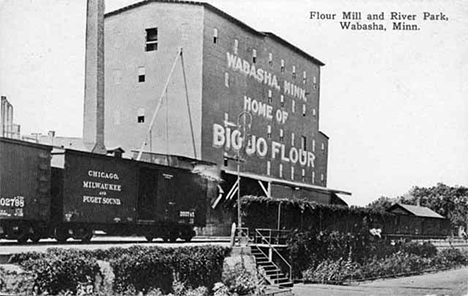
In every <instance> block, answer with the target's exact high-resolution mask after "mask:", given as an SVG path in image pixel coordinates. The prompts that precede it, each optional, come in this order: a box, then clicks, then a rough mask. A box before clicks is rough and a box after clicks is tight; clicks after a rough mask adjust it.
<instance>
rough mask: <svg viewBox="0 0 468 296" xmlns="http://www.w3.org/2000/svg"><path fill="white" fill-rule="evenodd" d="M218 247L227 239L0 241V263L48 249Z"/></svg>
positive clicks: (135, 238) (224, 244)
mask: <svg viewBox="0 0 468 296" xmlns="http://www.w3.org/2000/svg"><path fill="white" fill-rule="evenodd" d="M208 244H209V245H220V246H229V244H230V243H229V237H194V238H193V240H192V241H191V242H184V241H182V240H177V241H176V242H171V243H167V242H164V241H163V240H162V239H155V240H153V241H152V242H148V241H147V240H146V239H145V238H144V237H115V236H112V237H109V236H97V237H93V238H92V239H91V241H90V242H88V243H82V242H81V241H79V240H72V239H69V240H68V241H67V242H65V243H58V242H57V241H55V240H54V239H42V240H40V241H39V243H31V242H28V243H25V244H18V243H17V242H16V241H13V240H0V263H6V262H7V261H8V259H9V258H10V256H11V255H12V254H17V253H24V252H33V251H34V252H45V251H46V250H47V249H48V248H64V249H82V250H96V249H109V248H112V247H122V248H129V247H131V246H135V245H138V246H160V247H183V246H200V245H208Z"/></svg>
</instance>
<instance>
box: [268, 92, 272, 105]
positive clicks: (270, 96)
mask: <svg viewBox="0 0 468 296" xmlns="http://www.w3.org/2000/svg"><path fill="white" fill-rule="evenodd" d="M272 97H273V94H272V92H271V89H269V90H268V103H269V104H271V102H272V101H273V98H272Z"/></svg>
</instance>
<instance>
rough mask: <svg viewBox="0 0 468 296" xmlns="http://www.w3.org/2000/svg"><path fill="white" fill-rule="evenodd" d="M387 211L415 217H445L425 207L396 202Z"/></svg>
mask: <svg viewBox="0 0 468 296" xmlns="http://www.w3.org/2000/svg"><path fill="white" fill-rule="evenodd" d="M387 212H389V213H392V214H400V215H411V216H415V217H425V218H441V219H445V217H444V216H442V215H440V214H438V213H436V212H434V211H433V210H431V209H429V208H427V207H421V206H413V205H405V204H400V203H396V204H394V205H393V206H391V207H390V208H388V209H387Z"/></svg>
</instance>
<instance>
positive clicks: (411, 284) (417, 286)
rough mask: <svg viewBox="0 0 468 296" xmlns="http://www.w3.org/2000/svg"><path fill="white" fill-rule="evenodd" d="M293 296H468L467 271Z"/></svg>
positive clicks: (299, 291)
mask: <svg viewBox="0 0 468 296" xmlns="http://www.w3.org/2000/svg"><path fill="white" fill-rule="evenodd" d="M293 292H294V295H296V296H305V295H327V296H334V295H337V296H338V295H431V296H432V295H461V296H468V267H465V268H461V269H455V270H449V271H443V272H438V273H431V274H424V275H418V276H411V277H404V278H397V279H387V280H376V281H373V282H368V283H361V284H356V285H350V286H332V285H316V284H306V285H304V284H297V285H295V286H294V288H293Z"/></svg>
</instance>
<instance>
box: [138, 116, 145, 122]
mask: <svg viewBox="0 0 468 296" xmlns="http://www.w3.org/2000/svg"><path fill="white" fill-rule="evenodd" d="M137 120H138V123H144V122H145V116H138V118H137Z"/></svg>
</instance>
